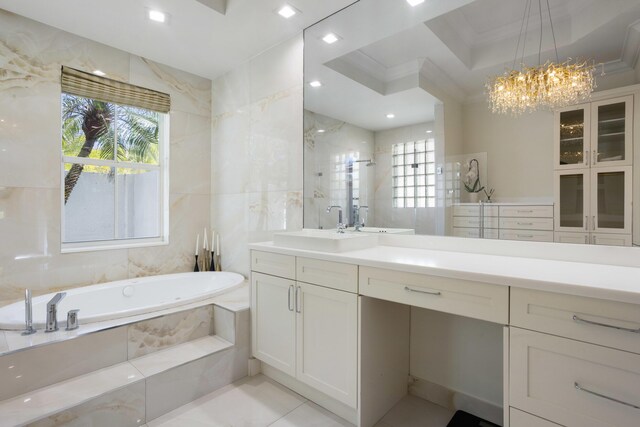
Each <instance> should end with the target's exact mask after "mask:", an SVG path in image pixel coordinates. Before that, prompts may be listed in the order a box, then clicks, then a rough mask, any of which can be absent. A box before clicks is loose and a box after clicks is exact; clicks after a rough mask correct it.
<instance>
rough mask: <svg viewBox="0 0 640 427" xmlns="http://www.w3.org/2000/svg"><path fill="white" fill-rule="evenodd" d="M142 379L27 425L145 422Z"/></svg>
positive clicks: (107, 426) (98, 426)
mask: <svg viewBox="0 0 640 427" xmlns="http://www.w3.org/2000/svg"><path fill="white" fill-rule="evenodd" d="M144 402H145V382H144V381H138V382H137V383H134V384H131V385H129V386H126V387H124V388H121V389H119V390H116V391H114V392H111V393H107V394H105V395H103V396H100V397H98V398H95V399H91V400H89V401H88V402H85V403H83V404H81V405H78V406H76V407H74V408H72V409H68V410H66V411H62V412H59V413H57V414H55V415H51V416H49V417H47V418H44V419H42V420H39V421H36V422H34V423H31V424H28V426H29V427H62V426H65V427H85V426H92V427H111V426H118V427H135V426H141V425H143V424H144V422H145V405H144Z"/></svg>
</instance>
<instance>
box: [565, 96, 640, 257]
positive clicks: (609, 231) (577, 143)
mask: <svg viewBox="0 0 640 427" xmlns="http://www.w3.org/2000/svg"><path fill="white" fill-rule="evenodd" d="M632 126H633V96H632V95H629V96H624V97H620V98H614V99H608V100H604V101H596V102H591V103H588V104H580V105H575V106H572V107H568V108H564V109H562V110H559V111H556V113H555V145H554V150H555V154H554V162H555V163H554V169H555V178H554V186H555V188H554V194H555V209H554V212H555V218H554V231H555V234H554V240H555V241H557V242H563V243H586V244H601V245H619V246H631V243H632V242H631V222H632V212H631V211H632V207H631V203H632V200H631V199H632V191H631V190H632V188H631V187H632V179H633V178H632V176H633V172H632V162H633V155H632V148H631V147H632V141H633V132H632Z"/></svg>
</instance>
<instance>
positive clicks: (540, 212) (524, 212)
mask: <svg viewBox="0 0 640 427" xmlns="http://www.w3.org/2000/svg"><path fill="white" fill-rule="evenodd" d="M500 216H501V217H502V216H512V217H517V218H528V217H529V218H553V206H551V205H546V206H536V205H532V206H524V205H523V206H500Z"/></svg>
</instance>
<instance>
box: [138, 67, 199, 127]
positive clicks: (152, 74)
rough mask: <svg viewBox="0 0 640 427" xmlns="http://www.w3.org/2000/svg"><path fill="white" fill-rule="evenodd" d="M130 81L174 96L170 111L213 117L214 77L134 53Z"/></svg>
mask: <svg viewBox="0 0 640 427" xmlns="http://www.w3.org/2000/svg"><path fill="white" fill-rule="evenodd" d="M129 81H130V82H131V83H133V84H136V85H139V86H143V87H147V88H150V89H154V90H157V91H160V92H165V93H168V94H169V95H171V111H182V112H185V113H191V114H197V115H200V116H209V117H210V116H211V80H208V79H205V78H203V77H199V76H195V75H193V74H190V73H187V72H185V71H180V70H176V69H175V68H172V67H169V66H167V65H163V64H159V63H157V62H154V61H151V60H149V59H146V58H142V57H139V56H135V55H132V56H131V59H130V78H129Z"/></svg>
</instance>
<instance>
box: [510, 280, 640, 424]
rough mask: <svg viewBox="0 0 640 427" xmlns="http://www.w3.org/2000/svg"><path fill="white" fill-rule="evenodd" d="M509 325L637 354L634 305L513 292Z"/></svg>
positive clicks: (639, 331) (637, 309)
mask: <svg viewBox="0 0 640 427" xmlns="http://www.w3.org/2000/svg"><path fill="white" fill-rule="evenodd" d="M511 325H513V326H518V327H521V328H525V329H531V330H534V331H539V332H545V333H548V334H553V335H559V336H563V337H567V338H573V339H576V340H580V341H586V342H590V343H593V344H599V345H604V346H607V347H613V348H617V349H620V350H626V351H630V352H634V353H638V354H640V306H638V305H635V304H627V303H623V302H616V301H607V300H601V299H594V298H586V297H579V296H574V295H564V294H556V293H552V292H542V291H534V290H529V289H519V288H512V289H511ZM638 416H639V417H640V413H638ZM638 425H640V423H639V424H638Z"/></svg>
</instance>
